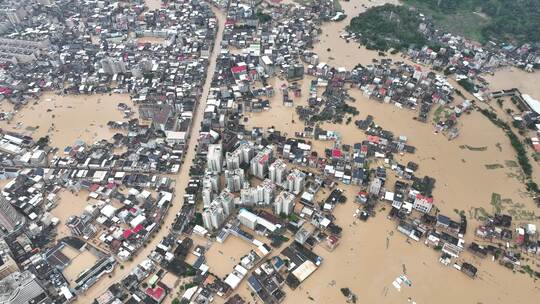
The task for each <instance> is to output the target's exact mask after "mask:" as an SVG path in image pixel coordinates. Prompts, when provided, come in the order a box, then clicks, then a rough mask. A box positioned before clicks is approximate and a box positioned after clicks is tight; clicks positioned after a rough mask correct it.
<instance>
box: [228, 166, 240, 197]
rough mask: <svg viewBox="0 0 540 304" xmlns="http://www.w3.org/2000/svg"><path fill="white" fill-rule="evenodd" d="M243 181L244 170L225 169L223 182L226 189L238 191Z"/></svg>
mask: <svg viewBox="0 0 540 304" xmlns="http://www.w3.org/2000/svg"><path fill="white" fill-rule="evenodd" d="M244 182H245V178H244V170H243V169H240V168H238V169H234V170H225V183H226V185H227V189H229V191H231V192H238V191H240V189H242V185H243V184H244Z"/></svg>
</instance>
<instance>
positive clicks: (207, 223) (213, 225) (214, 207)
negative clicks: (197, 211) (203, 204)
mask: <svg viewBox="0 0 540 304" xmlns="http://www.w3.org/2000/svg"><path fill="white" fill-rule="evenodd" d="M202 218H203V225H204V228H206V229H208V230H211V231H214V230H217V229H219V228H220V227H221V225H222V224H223V222H225V211H224V210H223V208H222V207H221V205H220V204H214V203H212V204H210V207H208V208H206V209H204V211H203V214H202Z"/></svg>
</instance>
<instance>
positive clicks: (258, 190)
mask: <svg viewBox="0 0 540 304" xmlns="http://www.w3.org/2000/svg"><path fill="white" fill-rule="evenodd" d="M275 193H276V184H274V183H273V182H272V181H271V180H269V179H265V180H264V181H263V182H262V183H261V184H260V185H258V186H257V187H248V188H245V189H242V190H241V191H240V198H241V201H242V204H243V205H246V206H253V205H270V204H272V203H273V202H274V198H275Z"/></svg>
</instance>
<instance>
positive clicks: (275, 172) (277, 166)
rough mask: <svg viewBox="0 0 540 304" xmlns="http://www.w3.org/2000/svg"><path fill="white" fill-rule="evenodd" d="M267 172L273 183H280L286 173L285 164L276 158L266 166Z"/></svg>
mask: <svg viewBox="0 0 540 304" xmlns="http://www.w3.org/2000/svg"><path fill="white" fill-rule="evenodd" d="M268 173H269V175H270V180H271V181H273V182H274V183H276V184H278V185H281V184H282V183H283V181H284V180H285V176H286V174H287V164H285V162H283V160H281V159H277V160H276V161H275V162H274V163H272V164H271V165H270V167H269V168H268Z"/></svg>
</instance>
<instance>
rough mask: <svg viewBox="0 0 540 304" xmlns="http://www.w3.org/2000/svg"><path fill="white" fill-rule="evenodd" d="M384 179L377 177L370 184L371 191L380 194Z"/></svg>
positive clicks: (373, 193)
mask: <svg viewBox="0 0 540 304" xmlns="http://www.w3.org/2000/svg"><path fill="white" fill-rule="evenodd" d="M381 187H382V181H381V180H380V179H379V178H375V179H374V180H373V181H371V183H370V184H369V193H370V194H372V195H376V196H378V195H379V193H380V192H381Z"/></svg>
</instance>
